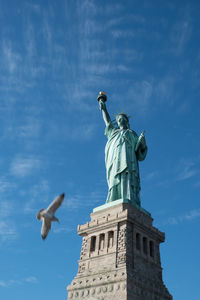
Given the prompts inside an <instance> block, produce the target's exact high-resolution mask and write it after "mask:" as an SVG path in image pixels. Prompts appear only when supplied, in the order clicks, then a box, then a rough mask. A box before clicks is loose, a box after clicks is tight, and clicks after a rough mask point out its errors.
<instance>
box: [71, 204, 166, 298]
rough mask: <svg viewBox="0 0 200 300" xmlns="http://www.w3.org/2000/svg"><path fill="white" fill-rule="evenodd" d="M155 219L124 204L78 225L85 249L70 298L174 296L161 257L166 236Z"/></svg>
mask: <svg viewBox="0 0 200 300" xmlns="http://www.w3.org/2000/svg"><path fill="white" fill-rule="evenodd" d="M152 222H153V219H152V218H151V216H150V215H148V214H147V213H145V212H143V211H141V210H140V209H138V208H136V207H134V206H133V205H131V204H126V203H121V204H118V205H115V206H112V207H109V208H106V209H101V210H99V211H96V212H94V213H92V214H91V221H90V222H88V223H86V224H84V225H79V226H78V234H79V235H80V236H82V249H81V255H80V260H79V270H78V274H77V275H76V277H75V278H74V280H73V281H72V283H71V284H70V285H69V286H68V287H67V290H68V299H76V300H83V299H87V300H164V299H165V300H171V299H172V296H171V295H170V294H169V292H168V290H167V288H166V287H165V285H164V283H163V280H162V268H161V262H160V250H159V245H160V243H162V242H164V240H165V235H164V233H162V232H160V231H159V230H158V229H157V228H155V227H153V226H152Z"/></svg>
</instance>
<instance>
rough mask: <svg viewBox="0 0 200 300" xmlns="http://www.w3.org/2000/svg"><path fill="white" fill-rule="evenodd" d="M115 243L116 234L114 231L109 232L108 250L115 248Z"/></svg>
mask: <svg viewBox="0 0 200 300" xmlns="http://www.w3.org/2000/svg"><path fill="white" fill-rule="evenodd" d="M113 241H114V232H113V231H109V232H108V248H112V247H113Z"/></svg>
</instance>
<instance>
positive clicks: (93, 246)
mask: <svg viewBox="0 0 200 300" xmlns="http://www.w3.org/2000/svg"><path fill="white" fill-rule="evenodd" d="M95 248H96V236H92V237H91V244H90V252H94V251H95Z"/></svg>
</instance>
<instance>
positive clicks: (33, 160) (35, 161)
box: [10, 156, 42, 177]
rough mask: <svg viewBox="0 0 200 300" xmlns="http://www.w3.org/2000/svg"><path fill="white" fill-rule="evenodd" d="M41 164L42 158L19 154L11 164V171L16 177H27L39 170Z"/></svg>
mask: <svg viewBox="0 0 200 300" xmlns="http://www.w3.org/2000/svg"><path fill="white" fill-rule="evenodd" d="M41 166H42V163H41V160H40V159H39V158H37V157H34V156H33V157H21V156H17V157H16V158H14V159H13V161H12V163H11V165H10V173H11V174H12V175H14V176H16V177H25V176H29V175H31V174H32V173H34V172H36V171H38V170H39V169H40V168H41Z"/></svg>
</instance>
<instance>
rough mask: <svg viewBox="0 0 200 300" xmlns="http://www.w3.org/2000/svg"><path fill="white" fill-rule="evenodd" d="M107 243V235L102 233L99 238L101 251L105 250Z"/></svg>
mask: <svg viewBox="0 0 200 300" xmlns="http://www.w3.org/2000/svg"><path fill="white" fill-rule="evenodd" d="M104 243H105V234H104V233H101V234H100V237H99V250H103V248H104Z"/></svg>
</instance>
